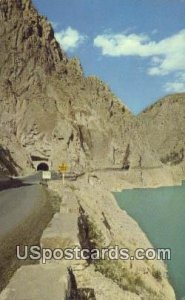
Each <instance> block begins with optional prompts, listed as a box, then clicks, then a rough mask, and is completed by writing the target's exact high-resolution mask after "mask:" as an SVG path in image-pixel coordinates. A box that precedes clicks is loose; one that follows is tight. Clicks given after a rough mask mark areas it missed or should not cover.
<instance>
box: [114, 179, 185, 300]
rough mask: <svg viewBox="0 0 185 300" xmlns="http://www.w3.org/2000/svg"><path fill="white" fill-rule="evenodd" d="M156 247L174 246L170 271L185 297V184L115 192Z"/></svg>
mask: <svg viewBox="0 0 185 300" xmlns="http://www.w3.org/2000/svg"><path fill="white" fill-rule="evenodd" d="M114 195H115V197H116V200H117V202H118V204H119V206H120V207H121V208H122V209H124V210H126V211H127V213H128V214H129V215H130V216H131V217H133V218H134V219H135V220H136V221H137V222H138V224H139V225H140V227H141V228H142V230H143V231H144V232H145V233H146V235H147V236H148V238H149V240H150V241H151V243H152V244H153V246H154V247H156V248H171V260H169V261H167V265H168V275H169V279H170V282H171V284H172V286H173V288H174V290H175V293H176V297H177V300H185V184H182V186H174V187H161V188H156V189H132V190H124V191H123V192H121V193H115V194H114Z"/></svg>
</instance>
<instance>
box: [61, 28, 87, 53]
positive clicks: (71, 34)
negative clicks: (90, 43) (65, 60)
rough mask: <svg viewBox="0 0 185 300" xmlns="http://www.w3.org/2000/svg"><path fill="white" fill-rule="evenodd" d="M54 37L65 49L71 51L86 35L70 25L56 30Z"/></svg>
mask: <svg viewBox="0 0 185 300" xmlns="http://www.w3.org/2000/svg"><path fill="white" fill-rule="evenodd" d="M55 37H56V39H57V41H58V42H59V44H60V45H61V47H62V48H63V49H64V50H65V51H73V50H74V49H76V48H78V46H79V45H80V44H82V43H83V42H84V40H85V39H86V36H84V35H82V34H80V33H79V32H78V31H77V30H76V29H73V28H71V27H68V28H67V29H66V30H61V31H60V32H56V33H55Z"/></svg>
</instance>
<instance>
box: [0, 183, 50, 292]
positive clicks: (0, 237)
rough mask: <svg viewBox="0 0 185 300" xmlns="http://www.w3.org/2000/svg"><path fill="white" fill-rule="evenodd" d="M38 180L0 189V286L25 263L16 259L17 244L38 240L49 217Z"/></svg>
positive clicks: (32, 243)
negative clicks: (33, 182)
mask: <svg viewBox="0 0 185 300" xmlns="http://www.w3.org/2000/svg"><path fill="white" fill-rule="evenodd" d="M28 181H29V182H30V183H31V180H28ZM38 183H39V180H38V179H36V178H35V184H34V185H27V186H22V187H18V188H11V189H7V190H4V191H1V192H0V290H2V289H3V288H4V287H5V286H6V284H7V282H8V280H9V278H10V277H11V276H12V274H13V272H14V271H15V270H16V269H17V268H18V267H20V265H22V264H23V263H24V264H25V263H26V262H24V261H18V260H17V258H16V245H37V244H39V240H40V237H41V234H42V232H43V230H44V228H45V227H46V226H47V224H48V222H49V221H50V219H51V218H52V214H53V212H52V208H51V205H50V202H49V199H48V193H47V190H46V189H45V187H43V186H42V185H40V184H38ZM27 263H28V262H27Z"/></svg>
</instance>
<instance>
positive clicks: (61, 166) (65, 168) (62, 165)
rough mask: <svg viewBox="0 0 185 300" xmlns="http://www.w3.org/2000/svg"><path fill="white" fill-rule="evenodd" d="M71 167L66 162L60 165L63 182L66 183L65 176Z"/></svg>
mask: <svg viewBox="0 0 185 300" xmlns="http://www.w3.org/2000/svg"><path fill="white" fill-rule="evenodd" d="M68 169H69V167H68V165H67V164H66V163H62V164H61V165H59V166H58V170H59V172H60V173H62V182H63V185H64V178H65V173H66V172H67V171H68Z"/></svg>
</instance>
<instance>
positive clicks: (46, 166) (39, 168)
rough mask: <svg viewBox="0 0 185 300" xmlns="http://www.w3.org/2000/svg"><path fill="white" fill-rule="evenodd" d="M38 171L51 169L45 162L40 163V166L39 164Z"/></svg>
mask: <svg viewBox="0 0 185 300" xmlns="http://www.w3.org/2000/svg"><path fill="white" fill-rule="evenodd" d="M37 171H49V166H48V164H47V163H44V162H42V163H40V164H38V166H37Z"/></svg>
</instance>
